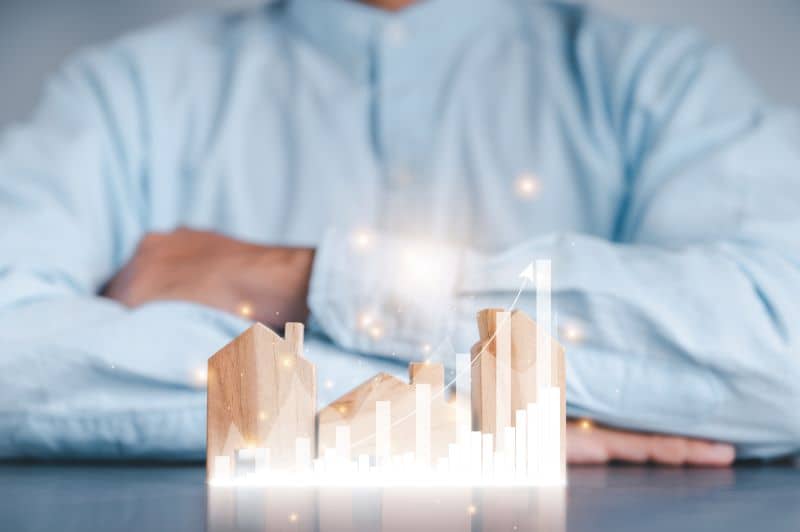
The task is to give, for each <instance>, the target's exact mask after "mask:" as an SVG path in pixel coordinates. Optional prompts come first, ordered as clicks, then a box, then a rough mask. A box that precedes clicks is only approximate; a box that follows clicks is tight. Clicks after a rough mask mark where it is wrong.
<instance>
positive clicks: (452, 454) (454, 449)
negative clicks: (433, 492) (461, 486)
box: [447, 443, 461, 473]
mask: <svg viewBox="0 0 800 532" xmlns="http://www.w3.org/2000/svg"><path fill="white" fill-rule="evenodd" d="M459 460H460V457H459V452H458V445H457V444H455V443H449V444H447V463H448V464H449V465H450V472H451V473H457V472H458V473H460V472H461V471H459V469H460V467H459V465H460V462H459Z"/></svg>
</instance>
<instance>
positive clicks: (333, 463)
mask: <svg viewBox="0 0 800 532" xmlns="http://www.w3.org/2000/svg"><path fill="white" fill-rule="evenodd" d="M322 461H323V463H324V464H325V471H328V472H331V471H338V470H339V465H340V463H341V462H340V461H339V450H338V449H335V448H332V447H329V448H327V449H325V452H324V453H322Z"/></svg>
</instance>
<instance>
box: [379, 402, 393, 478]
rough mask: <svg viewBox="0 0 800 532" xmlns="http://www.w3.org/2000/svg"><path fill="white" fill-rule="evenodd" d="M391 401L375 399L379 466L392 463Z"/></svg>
mask: <svg viewBox="0 0 800 532" xmlns="http://www.w3.org/2000/svg"><path fill="white" fill-rule="evenodd" d="M391 409H392V403H391V402H390V401H375V458H376V461H377V465H378V467H381V466H384V465H390V464H391V459H392V458H391V439H390V435H391V432H390V431H391V416H392V410H391Z"/></svg>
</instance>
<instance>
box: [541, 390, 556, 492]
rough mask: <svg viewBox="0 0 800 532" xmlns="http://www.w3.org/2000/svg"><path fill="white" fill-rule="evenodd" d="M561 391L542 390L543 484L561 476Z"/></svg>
mask: <svg viewBox="0 0 800 532" xmlns="http://www.w3.org/2000/svg"><path fill="white" fill-rule="evenodd" d="M560 397H561V390H560V389H559V388H556V387H553V386H548V387H546V388H544V389H543V390H542V401H541V405H542V406H541V408H542V412H541V417H542V419H541V437H540V441H541V448H540V455H541V461H540V462H539V474H540V477H541V479H542V481H543V482H545V483H548V484H549V483H553V482H555V481H556V480H557V479H558V477H559V476H560V469H561V465H560V462H559V455H560V454H561V453H560V448H561V423H560V421H559V414H560V411H561V409H560V408H559V407H560V405H559V402H560Z"/></svg>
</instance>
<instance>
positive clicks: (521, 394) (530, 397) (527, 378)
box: [471, 309, 566, 474]
mask: <svg viewBox="0 0 800 532" xmlns="http://www.w3.org/2000/svg"><path fill="white" fill-rule="evenodd" d="M501 312H502V311H501V310H499V309H485V310H482V311H480V312H479V313H478V316H477V322H478V332H479V334H480V340H479V341H478V342H477V343H476V344H475V345H474V346H473V347H472V351H471V353H472V412H473V430H480V431H481V432H485V433H492V434H494V435H495V441H496V442H497V441H500V440H498V439H497V438H498V434H499V431H501V430H502V427H499V426H498V425H497V420H498V416H496V414H495V409H494V405H495V400H494V398H495V397H496V393H497V391H496V363H497V362H496V349H497V341H496V339H494V340H493V339H492V336H493V335H494V334H495V331H496V328H497V323H498V320H499V317H498V316H501V314H500V313H501ZM538 331H539V328H538V327H537V325H536V322H535V321H534V320H533V319H531V318H530V317H529V316H528V315H527V314H525V313H524V312H522V311H520V310H515V311H514V312H512V313H511V380H510V383H511V409H510V410H509V412H508V416H509V419H511V420H512V422H513V420H514V419H515V416H514V412H516V411H517V410H524V409H526V407H527V405H528V403H533V402H537V400H538V396H537V380H536V374H537V353H536V335H537V334H538ZM501 345H502V342H501ZM550 354H551V357H552V358H551V366H550V368H551V375H550V378H549V379H548V381H547V383H548V384H549V385H552V386H557V387H559V388H560V389H561V402H562V404H561V462H562V463H561V468H562V474H566V460H565V457H566V367H565V363H566V357H565V351H564V348H563V347H562V346H561V345H560V344H559V343H558V342H557V341H556V340H555V339H552V340H551V349H550ZM479 355H480V356H479ZM503 417H505V416H503Z"/></svg>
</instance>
